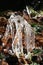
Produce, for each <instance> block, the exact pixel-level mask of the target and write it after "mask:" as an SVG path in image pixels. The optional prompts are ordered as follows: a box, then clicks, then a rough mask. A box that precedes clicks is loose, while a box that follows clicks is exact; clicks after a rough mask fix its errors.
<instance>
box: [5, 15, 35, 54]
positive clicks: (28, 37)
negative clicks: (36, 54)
mask: <svg viewBox="0 0 43 65" xmlns="http://www.w3.org/2000/svg"><path fill="white" fill-rule="evenodd" d="M14 23H15V27H16V34H15V35H14V31H15V30H14ZM23 32H24V42H25V44H26V49H27V53H28V52H29V51H30V50H31V49H34V48H35V34H34V30H33V29H32V27H31V25H30V24H29V23H28V22H27V21H26V20H25V19H24V18H23V17H22V16H20V15H15V14H12V15H11V16H10V18H9V19H8V24H7V27H6V31H5V35H4V36H5V37H6V38H7V37H8V35H9V34H11V35H12V50H13V52H14V53H17V52H19V53H23V42H22V36H23V34H22V33H23Z"/></svg>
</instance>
